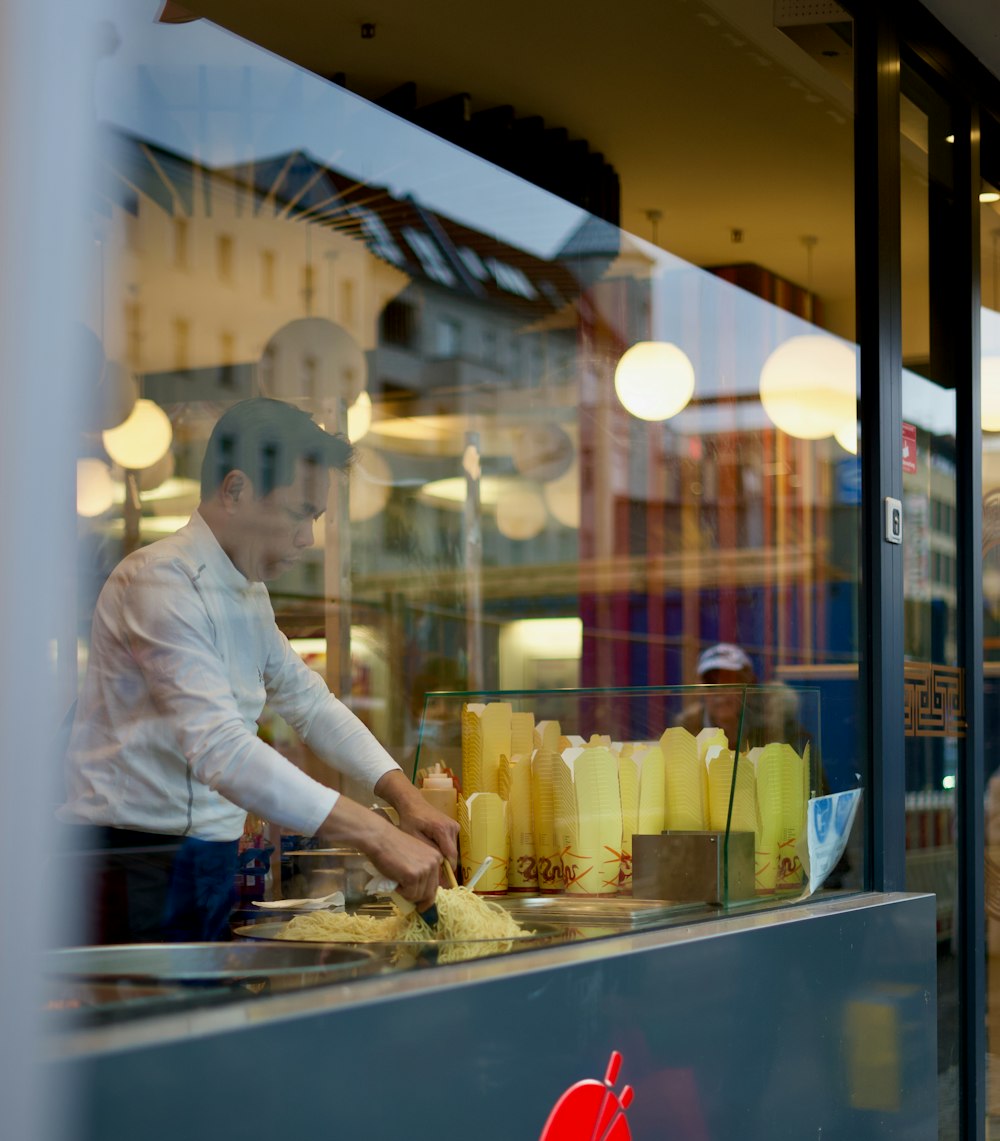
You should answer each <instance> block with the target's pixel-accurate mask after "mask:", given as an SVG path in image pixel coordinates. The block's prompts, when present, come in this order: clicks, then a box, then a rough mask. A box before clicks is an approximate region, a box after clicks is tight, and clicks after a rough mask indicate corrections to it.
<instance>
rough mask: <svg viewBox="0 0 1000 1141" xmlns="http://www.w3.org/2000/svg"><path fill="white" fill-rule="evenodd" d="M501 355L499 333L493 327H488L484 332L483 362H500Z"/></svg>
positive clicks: (492, 363)
mask: <svg viewBox="0 0 1000 1141" xmlns="http://www.w3.org/2000/svg"><path fill="white" fill-rule="evenodd" d="M499 356H500V354H499V351H498V347H497V335H496V333H494V332H493V331H492V329H487V330H486V331H485V332H484V333H483V363H484V364H489V365H496V364H499Z"/></svg>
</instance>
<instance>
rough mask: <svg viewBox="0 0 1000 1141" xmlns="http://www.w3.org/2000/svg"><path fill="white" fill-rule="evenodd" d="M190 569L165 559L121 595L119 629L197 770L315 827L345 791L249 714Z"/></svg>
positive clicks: (264, 808) (236, 798) (206, 779)
mask: <svg viewBox="0 0 1000 1141" xmlns="http://www.w3.org/2000/svg"><path fill="white" fill-rule="evenodd" d="M195 593H196V592H195V588H194V587H193V585H192V581H191V579H190V577H189V576H188V573H187V572H186V571H185V570H184V568H183V567H182V566H179V565H177V564H174V563H170V562H166V563H160V564H158V565H157V567H156V568H155V573H154V574H153V575H151V576H146V577H144V578H141V579H137V580H136V581H134V582H133V583H132V584H131V585H130V587H129V588H128V589H127V590H125V591H124V592H123V594H122V597H121V600H120V605H121V612H120V623H121V626H120V629H121V631H122V632H123V633H124V636H125V637H126V638H127V642H128V648H129V650H130V652H131V655H132V657H133V659H134V661H135V663H136V665H137V666H138V668H139V669H140V670H141V672H142V676H143V679H144V681H145V684H146V686H147V687H148V691H149V694H150V697H151V700H152V702H153V705H154V706H155V708H156V710H157V712H158V714H159V715H160V716H162V717H163V718H165V719H167V721H168V723H169V726H170V729H171V732H172V734H173V736H174V738H175V740H176V743H177V747H178V749H179V750H180V752H181V753H182V754H183V756H184V757H185V759H186V761H187V764H188V767H189V771H190V773H191V775H192V776H193V778H194V779H195V780H197V781H199V782H200V783H201V784H204V785H206V786H208V787H209V788H211V789H213V790H215V791H217V792H219V793H221V795H222V796H224V797H225V798H226V799H227V800H230V801H232V802H233V803H234V804H237V805H238V806H239V807H240V808H243V809H246V810H247V811H249V812H253V813H256V814H257V815H259V816H261V817H262V818H263V819H265V820H269V821H271V822H272V823H274V824H278V825H281V826H282V827H284V828H287V829H290V830H292V831H293V832H297V833H300V834H303V835H310V836H311V835H313V834H314V833H315V832H316V830H317V829H318V828H319V826H320V825H321V824H322V823H323V821H324V820H325V819H326V817H327V815H328V814H329V812H330V809H331V808H332V807H333V805H334V804H335V803H336V801H337V797H338V793H337V792H336V791H334V790H333V789H330V788H327V787H326V786H325V785H323V784H320V783H319V782H318V781H315V780H313V779H312V778H311V777H309V776H307V775H306V774H305V773H303V772H302V771H301V770H300V769H298V768H297V767H296V766H295V765H294V764H292V762H291V761H289V760H287V759H286V758H285V757H283V756H282V755H281V754H280V753H278V752H277V751H276V750H275V749H272V748H271V746H270V745H268V744H266V743H265V742H264V741H262V740H261V739H260V737H258V736H257V732H256V725H255V724H252V723H250V724H248V723H247V721H246V720H244V717H243V716H242V715H241V713H240V709H239V706H238V703H237V701H236V697H235V695H234V693H233V688H232V682H231V680H230V677H229V674H228V671H227V669H226V663H225V661H224V660H223V657H222V655H221V652H220V650H219V648H218V647H217V646H216V644H215V639H214V636H213V635H214V631H213V626H212V620H211V618H210V617H209V615H208V613H207V611H206V610H205V609H204V607H203V606H201V605H200V604H199V602H198V600H197V599H196V598H194V597H193V594H195Z"/></svg>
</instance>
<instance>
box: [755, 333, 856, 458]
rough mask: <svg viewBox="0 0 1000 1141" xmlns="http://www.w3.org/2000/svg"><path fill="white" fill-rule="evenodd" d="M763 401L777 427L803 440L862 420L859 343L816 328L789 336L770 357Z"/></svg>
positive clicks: (763, 375)
mask: <svg viewBox="0 0 1000 1141" xmlns="http://www.w3.org/2000/svg"><path fill="white" fill-rule="evenodd" d="M760 402H761V404H763V406H764V411H765V412H766V413H767V415H768V418H769V419H770V420H771V422H772V423H773V424H774V425H775V427H776V428H779V429H780V430H781V431H782V432H784V433H785V434H786V435H789V436H794V437H795V438H796V439H798V440H820V439H822V438H823V437H824V436H832V435H833V434H834V433H835V432H836V431H837V430H838V429H841V430H842V431H846V426H847V425H848V424H853V423H855V422H856V420H857V403H858V401H857V368H856V365H855V360H854V351H853V349H850V348H848V346H847V345H846V344H844V342H843V341H838V340H836V339H834V338H833V337H825V336H822V335H817V334H812V333H810V334H806V335H804V336H799V337H791V338H789V339H788V340H787V341H785V342H783V343H782V344H780V345H779V346H778V347H777V348H776V349H775V350H774V352H773V353H771V355H770V356H769V357H768V358H767V360H766V361H765V362H764V367H763V369H761V373H760Z"/></svg>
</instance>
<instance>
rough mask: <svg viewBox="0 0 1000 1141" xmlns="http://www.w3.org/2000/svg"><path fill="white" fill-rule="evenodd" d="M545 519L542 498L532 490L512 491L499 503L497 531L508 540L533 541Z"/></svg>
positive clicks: (519, 489)
mask: <svg viewBox="0 0 1000 1141" xmlns="http://www.w3.org/2000/svg"><path fill="white" fill-rule="evenodd" d="M545 519H546V512H545V504H544V503H543V502H542V497H541V496H540V495H539V494H538V492H537V491H534V490H533V489H531V488H528V487H524V488H518V489H517V490H513V491H510V492H508V493H507V494H506V495H504V496H503V498H502V499H500V500H498V502H497V529H498V530H499V532H500V534H501V535H504V536H505V537H506V538H508V539H521V540H524V539H533V538H534V537H535V536H536V535H538V534H539V533H540V532H541V530H542V528H543V527H544V526H545Z"/></svg>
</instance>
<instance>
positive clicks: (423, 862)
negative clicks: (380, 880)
mask: <svg viewBox="0 0 1000 1141" xmlns="http://www.w3.org/2000/svg"><path fill="white" fill-rule="evenodd" d="M316 835H317V836H318V837H319V838H320V840H321V841H322V842H323V843H324V844H329V845H337V844H349V845H350V846H351V847H354V848H358V849H360V850H361V851H362V852H364V853H365V855H366V856H367V857H368V858H369V859H370V860H371V862H372V863H373V864H374V865H375V867H376V868H377V869H378V871H379V872H380V873H381V874H382V875H384V876H387V877H388V878H389V879H394V880H395V881H396V882H397V883H398V884H399V893H400V895H402V896H403V898H404V899H409V900H411V901H412V902H413V903H415V904H416V905H417V907H418V908H419V909H420V910H424V909H425V908H427V907H429V906H430V905H431V904H432V903H433V902H434V897H435V895H436V893H437V888H438V883H439V881H440V874H441V852H440V851H438V849H437V848H435V847H432V846H431V845H430V844H429V843H427V842H426V841H424V840H422V839H419V838H417V837H416V836H411V835H408V834H407V833H406V832H404V831H403V830H402V829H401V828H397V827H396V826H395V825H394V824H390V823H389V821H388V820H386V819H385V818H384V817H382V816H379V815H378V814H377V813H375V812H372V811H371V810H370V809H368V808H363V807H362V806H361V805H360V804H357V803H356V802H355V801H353V800H348V798H347V797H346V796H341V797H339V798H338V799H337V803H336V804H335V805H334V806H333V808H331V809H330V813H329V815H328V816H327V818H326V820H324V821H323V823H322V824H321V825H320V827H319V830H318V831H317V833H316Z"/></svg>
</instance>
